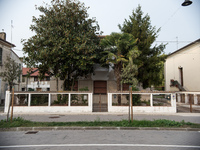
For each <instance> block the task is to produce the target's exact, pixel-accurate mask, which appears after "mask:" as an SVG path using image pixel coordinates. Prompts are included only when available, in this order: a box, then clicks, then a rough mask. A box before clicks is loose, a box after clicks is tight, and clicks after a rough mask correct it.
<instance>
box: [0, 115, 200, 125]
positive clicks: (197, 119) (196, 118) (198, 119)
mask: <svg viewBox="0 0 200 150" xmlns="http://www.w3.org/2000/svg"><path fill="white" fill-rule="evenodd" d="M14 117H22V118H24V119H26V120H31V121H38V122H76V121H95V120H96V121H114V120H124V119H126V120H127V119H128V114H111V113H91V114H14ZM133 118H134V119H135V120H157V119H167V120H175V121H182V120H184V121H185V122H192V123H199V124H200V113H174V114H134V115H133ZM2 119H6V114H5V113H0V120H2Z"/></svg>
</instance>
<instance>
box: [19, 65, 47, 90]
mask: <svg viewBox="0 0 200 150" xmlns="http://www.w3.org/2000/svg"><path fill="white" fill-rule="evenodd" d="M39 75H40V74H39V70H38V68H32V69H30V68H22V82H21V91H50V76H49V75H48V74H45V77H44V79H42V80H40V79H39Z"/></svg>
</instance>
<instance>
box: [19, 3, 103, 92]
mask: <svg viewBox="0 0 200 150" xmlns="http://www.w3.org/2000/svg"><path fill="white" fill-rule="evenodd" d="M36 9H38V10H39V11H40V12H41V13H42V15H40V16H39V18H36V17H33V23H34V24H33V25H31V27H30V29H31V30H32V31H34V32H35V35H34V36H32V37H31V38H29V39H28V40H24V41H23V45H24V47H23V51H24V53H25V54H27V57H25V62H26V64H27V65H28V66H29V67H37V68H39V70H40V73H41V74H44V73H45V72H47V71H51V72H52V74H53V75H54V76H55V77H57V78H61V79H63V80H64V81H65V82H64V87H65V90H69V89H70V86H71V84H72V79H73V78H77V77H78V76H83V75H87V74H89V73H92V72H93V64H94V63H96V62H97V61H98V59H99V58H98V57H99V55H98V54H99V53H100V48H99V38H98V36H97V34H98V31H99V25H98V23H97V21H96V20H95V18H92V19H90V18H89V15H88V14H87V9H88V8H87V7H85V6H84V3H81V2H79V1H78V0H67V1H65V0H52V1H51V5H48V4H46V5H45V6H40V7H36Z"/></svg>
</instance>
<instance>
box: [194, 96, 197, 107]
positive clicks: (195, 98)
mask: <svg viewBox="0 0 200 150" xmlns="http://www.w3.org/2000/svg"><path fill="white" fill-rule="evenodd" d="M197 104H198V99H197V94H194V105H197Z"/></svg>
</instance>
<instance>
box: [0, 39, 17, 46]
mask: <svg viewBox="0 0 200 150" xmlns="http://www.w3.org/2000/svg"><path fill="white" fill-rule="evenodd" d="M0 42H2V43H4V44H5V45H7V46H9V47H15V45H14V44H12V43H10V42H8V41H6V40H4V39H1V38H0Z"/></svg>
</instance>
